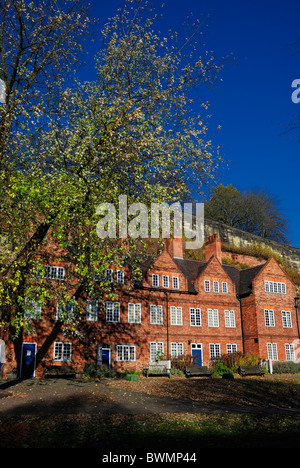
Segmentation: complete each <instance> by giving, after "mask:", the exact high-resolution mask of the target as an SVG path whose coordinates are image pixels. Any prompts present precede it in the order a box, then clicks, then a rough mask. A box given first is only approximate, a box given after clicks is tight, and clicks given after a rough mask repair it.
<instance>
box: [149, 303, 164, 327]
mask: <svg viewBox="0 0 300 468" xmlns="http://www.w3.org/2000/svg"><path fill="white" fill-rule="evenodd" d="M163 315H164V314H163V306H162V305H158V304H150V324H151V325H163Z"/></svg>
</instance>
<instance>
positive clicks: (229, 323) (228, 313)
mask: <svg viewBox="0 0 300 468" xmlns="http://www.w3.org/2000/svg"><path fill="white" fill-rule="evenodd" d="M224 314H225V328H236V324H235V311H234V310H224Z"/></svg>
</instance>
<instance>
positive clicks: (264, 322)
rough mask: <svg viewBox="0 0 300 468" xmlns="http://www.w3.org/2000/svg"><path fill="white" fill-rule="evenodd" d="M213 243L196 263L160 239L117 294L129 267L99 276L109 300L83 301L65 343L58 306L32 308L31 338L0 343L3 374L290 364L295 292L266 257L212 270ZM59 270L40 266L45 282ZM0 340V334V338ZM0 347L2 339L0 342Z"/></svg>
mask: <svg viewBox="0 0 300 468" xmlns="http://www.w3.org/2000/svg"><path fill="white" fill-rule="evenodd" d="M221 261H222V253H221V241H220V239H218V237H217V236H216V235H215V236H211V237H210V238H208V239H207V242H206V243H205V261H196V260H187V259H184V258H183V245H182V239H174V240H167V241H166V243H165V249H164V251H163V252H162V254H161V255H159V256H158V257H157V258H156V259H155V261H154V263H152V264H151V266H150V267H149V265H147V264H144V265H142V271H143V278H142V279H141V281H139V282H136V283H135V286H134V287H131V288H128V287H126V283H127V280H128V278H129V275H130V274H131V272H130V270H129V269H128V270H121V269H115V270H114V271H113V270H108V271H107V275H108V277H110V278H111V279H112V281H114V282H115V291H116V293H117V295H118V299H117V300H115V301H111V300H110V301H106V302H105V303H104V304H98V303H97V301H96V300H94V299H93V298H92V297H85V296H84V295H83V297H82V300H83V303H84V304H85V306H84V309H85V310H84V313H83V314H82V318H81V323H80V327H79V328H80V332H81V338H76V337H73V338H66V337H65V336H64V334H63V333H62V330H61V325H60V320H59V314H60V306H59V305H58V304H52V305H49V307H47V310H40V318H38V319H35V325H36V330H37V331H36V333H35V334H33V335H28V334H25V333H24V335H23V337H22V343H21V344H19V346H16V345H15V344H13V343H10V342H9V341H7V339H6V342H5V345H6V365H5V372H7V371H9V370H10V369H11V368H12V367H15V366H16V365H17V363H18V371H19V374H20V375H21V376H26V375H28V374H29V375H34V376H36V377H40V376H42V375H43V366H44V365H45V364H56V365H61V364H65V363H69V364H72V366H73V367H75V368H76V369H78V370H82V369H83V367H84V365H85V363H87V362H98V363H99V364H101V363H102V364H107V365H109V366H112V367H113V368H114V369H116V370H117V369H125V368H128V369H135V370H141V368H142V366H143V365H145V364H148V363H149V361H155V359H156V358H157V357H158V356H161V355H163V356H164V358H165V359H166V358H168V359H169V358H171V357H172V356H176V355H181V354H186V355H197V357H196V359H197V362H198V363H199V364H203V365H209V363H210V361H211V359H212V358H214V357H215V356H219V355H221V354H225V353H232V352H236V351H240V352H245V353H248V352H249V353H252V354H255V355H259V356H260V357H261V358H269V359H272V360H280V361H286V360H294V359H295V357H296V355H295V354H296V345H295V343H296V342H297V340H298V339H299V332H298V321H297V316H296V311H295V307H294V297H295V295H296V290H295V286H294V285H293V283H292V282H291V280H290V279H289V277H288V276H287V274H286V273H285V272H284V270H283V269H282V268H281V266H280V265H279V264H278V263H277V262H276V261H275V260H274V259H273V258H271V259H270V260H269V261H267V262H266V263H264V264H261V265H257V266H254V267H252V268H247V269H245V270H238V269H237V268H235V267H234V266H231V265H222V263H221ZM65 275H66V270H65V268H64V266H62V264H58V263H55V264H54V263H53V264H52V265H49V267H48V275H47V276H48V280H47V281H49V282H51V281H53V282H55V281H63V280H64V278H65ZM0 338H1V337H0ZM2 338H3V339H4V340H5V337H4V336H3V337H2Z"/></svg>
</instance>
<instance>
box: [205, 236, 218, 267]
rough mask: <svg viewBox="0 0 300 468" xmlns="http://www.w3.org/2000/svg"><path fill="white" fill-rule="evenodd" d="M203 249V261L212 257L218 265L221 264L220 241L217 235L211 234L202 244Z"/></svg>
mask: <svg viewBox="0 0 300 468" xmlns="http://www.w3.org/2000/svg"><path fill="white" fill-rule="evenodd" d="M204 248H205V261H206V262H208V260H209V259H210V258H211V257H212V256H214V257H216V258H217V259H218V260H219V262H220V263H222V250H221V240H220V239H219V238H218V234H213V235H212V236H209V237H208V238H207V240H206V242H205V244H204Z"/></svg>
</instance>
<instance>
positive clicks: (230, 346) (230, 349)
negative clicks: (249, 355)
mask: <svg viewBox="0 0 300 468" xmlns="http://www.w3.org/2000/svg"><path fill="white" fill-rule="evenodd" d="M226 351H227V354H232V353H237V344H236V343H227V344H226Z"/></svg>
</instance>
